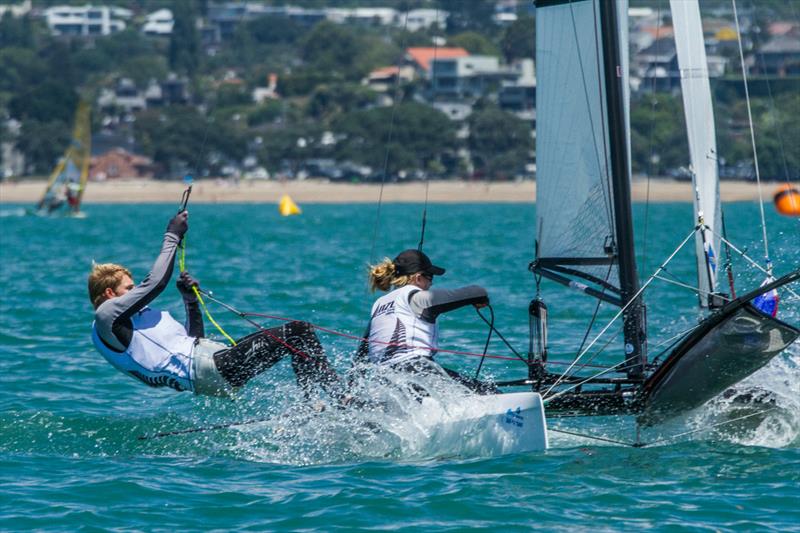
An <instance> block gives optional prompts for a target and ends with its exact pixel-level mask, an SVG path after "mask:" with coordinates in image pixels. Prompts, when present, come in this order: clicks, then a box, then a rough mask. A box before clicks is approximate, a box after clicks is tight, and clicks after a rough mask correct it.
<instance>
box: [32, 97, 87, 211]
mask: <svg viewBox="0 0 800 533" xmlns="http://www.w3.org/2000/svg"><path fill="white" fill-rule="evenodd" d="M90 113H91V108H90V107H89V104H88V103H86V102H81V103H80V104H78V110H77V112H76V113H75V126H74V128H73V130H72V139H71V140H70V144H69V147H68V148H67V151H66V152H64V156H63V157H62V158H61V160H60V161H59V162H58V165H56V168H55V170H53V173H52V174H51V175H50V179H49V180H48V182H47V188H46V189H45V192H44V195H42V198H41V200H39V203H38V204H37V205H36V209H37V210H38V211H39V212H40V213H42V214H47V215H49V214H54V213H56V212H57V211H59V210H60V209H61V208H62V207H66V209H67V212H68V214H70V215H72V216H77V215H79V213H80V208H81V201H82V200H83V193H84V191H85V190H86V181H87V180H88V178H89V160H90V158H91V137H92V136H91V125H90V122H89V116H90Z"/></svg>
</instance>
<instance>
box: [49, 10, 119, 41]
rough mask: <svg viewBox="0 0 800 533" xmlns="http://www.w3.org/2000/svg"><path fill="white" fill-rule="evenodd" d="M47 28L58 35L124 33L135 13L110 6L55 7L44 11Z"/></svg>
mask: <svg viewBox="0 0 800 533" xmlns="http://www.w3.org/2000/svg"><path fill="white" fill-rule="evenodd" d="M44 15H45V20H46V22H47V27H48V28H50V31H51V32H53V33H54V34H56V35H82V36H93V35H110V34H112V33H115V32H118V31H122V30H124V29H125V27H126V22H125V21H126V20H129V19H130V18H131V17H132V16H133V13H132V12H131V10H130V9H124V8H121V7H113V6H112V7H110V6H92V5H85V6H76V7H73V6H55V7H51V8H48V9H46V10H45V11H44Z"/></svg>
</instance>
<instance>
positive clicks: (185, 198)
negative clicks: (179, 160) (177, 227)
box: [178, 174, 236, 346]
mask: <svg viewBox="0 0 800 533" xmlns="http://www.w3.org/2000/svg"><path fill="white" fill-rule="evenodd" d="M184 181H185V182H186V183H188V184H189V186H188V187H187V188H186V190H185V191H183V195H182V196H181V206H180V207H179V208H178V213H183V212H184V211H186V205H187V204H188V203H189V196H190V195H191V194H192V176H191V174H187V175H186V177H185V178H184ZM186 240H187V237H186V235H184V236H183V240H182V241H181V244H180V246H181V254H180V256H179V257H178V268H179V270H180V271H181V272H186ZM192 290H193V291H194V295H195V297H196V298H197V301H198V302H200V307H202V308H203V313H204V314H205V315H206V318H208V321H209V322H211V323H212V324H214V327H215V328H217V330H218V331H219V332H220V333H222V335H223V336H224V337H225V338H226V339H228V341H229V342H230V343H231V344H232V345H233V346H236V341H235V340H233V338H232V337H231V336H230V335H228V334H227V333H226V332H225V330H224V329H222V326H220V325H219V324H217V321H216V320H214V317H213V316H211V312H210V311H209V310H208V307H207V306H206V302H205V301H204V300H203V297H202V296H201V295H200V290H199V289H198V288H197V287H196V286H194V285H193V286H192Z"/></svg>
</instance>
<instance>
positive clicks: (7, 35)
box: [0, 10, 35, 48]
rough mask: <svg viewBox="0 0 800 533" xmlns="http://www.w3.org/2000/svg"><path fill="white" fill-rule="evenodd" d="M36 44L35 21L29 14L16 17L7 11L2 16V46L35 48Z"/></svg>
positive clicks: (0, 31) (0, 44)
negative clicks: (32, 20) (33, 21)
mask: <svg viewBox="0 0 800 533" xmlns="http://www.w3.org/2000/svg"><path fill="white" fill-rule="evenodd" d="M34 45H35V39H34V30H33V23H32V22H31V18H30V17H29V16H24V17H19V18H17V17H14V15H12V14H11V11H10V10H9V11H6V12H5V13H4V14H3V16H2V18H0V48H8V47H12V46H14V47H19V48H33V47H34Z"/></svg>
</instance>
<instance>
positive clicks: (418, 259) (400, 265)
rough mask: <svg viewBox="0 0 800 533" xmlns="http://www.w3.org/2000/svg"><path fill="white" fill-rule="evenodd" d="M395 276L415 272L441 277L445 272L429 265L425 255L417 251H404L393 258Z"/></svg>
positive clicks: (429, 262) (429, 261) (440, 268)
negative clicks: (395, 270)
mask: <svg viewBox="0 0 800 533" xmlns="http://www.w3.org/2000/svg"><path fill="white" fill-rule="evenodd" d="M394 266H395V268H396V269H397V274H399V275H401V276H407V275H410V274H416V273H417V272H425V273H426V274H430V275H431V276H434V275H436V276H441V275H442V274H444V272H445V270H444V269H443V268H442V267H438V266H436V265H434V264H433V263H431V260H430V259H429V258H428V256H427V255H425V254H424V253H422V252H420V251H419V250H405V251H403V252H400V254H399V255H398V256H397V257H395V258H394Z"/></svg>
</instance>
